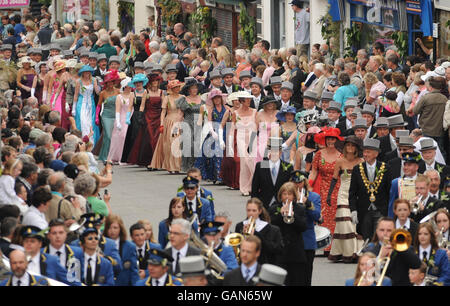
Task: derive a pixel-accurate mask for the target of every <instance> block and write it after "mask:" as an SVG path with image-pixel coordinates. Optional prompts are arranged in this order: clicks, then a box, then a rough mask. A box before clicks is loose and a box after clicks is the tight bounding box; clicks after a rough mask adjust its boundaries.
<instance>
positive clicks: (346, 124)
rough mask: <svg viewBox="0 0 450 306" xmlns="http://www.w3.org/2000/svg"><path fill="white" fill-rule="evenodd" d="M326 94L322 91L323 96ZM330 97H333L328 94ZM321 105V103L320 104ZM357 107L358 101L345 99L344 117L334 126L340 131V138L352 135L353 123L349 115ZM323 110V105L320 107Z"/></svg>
mask: <svg viewBox="0 0 450 306" xmlns="http://www.w3.org/2000/svg"><path fill="white" fill-rule="evenodd" d="M325 93H327V91H324V93H322V95H323V94H325ZM330 95H331V97H333V93H332V92H330ZM322 103H323V102H322ZM357 106H358V101H356V100H355V99H351V98H350V99H347V101H345V104H344V113H345V116H341V118H340V120H339V123H338V124H337V125H336V127H337V128H338V129H339V130H340V131H341V135H342V136H349V135H351V134H352V133H353V129H352V127H353V123H352V118H351V115H352V113H353V110H354V109H355V108H356V107H357ZM322 108H323V105H322Z"/></svg>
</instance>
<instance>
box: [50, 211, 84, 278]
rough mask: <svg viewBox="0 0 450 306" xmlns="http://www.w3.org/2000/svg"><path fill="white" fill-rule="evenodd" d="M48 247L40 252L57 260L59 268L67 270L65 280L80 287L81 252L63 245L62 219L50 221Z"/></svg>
mask: <svg viewBox="0 0 450 306" xmlns="http://www.w3.org/2000/svg"><path fill="white" fill-rule="evenodd" d="M47 239H48V240H49V245H48V246H46V247H44V248H43V250H42V252H43V253H46V254H51V255H53V256H56V257H57V258H58V259H59V262H60V264H61V266H63V267H64V268H65V269H66V270H67V279H68V280H69V281H70V282H71V283H76V284H78V285H81V284H80V282H81V260H82V257H83V250H81V248H79V247H76V246H70V245H68V244H66V243H65V241H66V239H67V232H66V227H65V223H64V221H63V220H62V219H54V220H51V221H50V224H49V231H48V234H47Z"/></svg>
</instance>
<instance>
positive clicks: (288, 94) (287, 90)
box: [275, 81, 301, 112]
mask: <svg viewBox="0 0 450 306" xmlns="http://www.w3.org/2000/svg"><path fill="white" fill-rule="evenodd" d="M293 93H294V85H293V84H292V83H291V82H289V81H286V82H283V83H282V84H281V87H280V94H281V96H280V99H277V100H278V106H277V109H278V110H286V109H287V108H288V107H290V106H292V107H295V110H296V111H297V112H298V111H299V109H300V108H301V107H300V104H298V103H295V102H294V101H293V100H292V95H293ZM275 99H276V97H275Z"/></svg>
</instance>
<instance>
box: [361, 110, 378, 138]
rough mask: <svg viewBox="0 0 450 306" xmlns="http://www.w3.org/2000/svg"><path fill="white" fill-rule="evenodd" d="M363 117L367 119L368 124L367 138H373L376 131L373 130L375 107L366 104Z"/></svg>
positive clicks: (362, 112)
mask: <svg viewBox="0 0 450 306" xmlns="http://www.w3.org/2000/svg"><path fill="white" fill-rule="evenodd" d="M361 115H362V117H363V118H364V119H366V123H367V137H370V138H373V137H374V135H375V133H376V131H375V129H374V128H373V122H374V120H375V106H373V105H371V104H364V107H363V108H362V110H361Z"/></svg>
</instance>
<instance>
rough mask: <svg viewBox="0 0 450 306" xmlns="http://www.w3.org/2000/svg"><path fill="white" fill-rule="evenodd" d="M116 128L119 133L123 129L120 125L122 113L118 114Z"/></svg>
mask: <svg viewBox="0 0 450 306" xmlns="http://www.w3.org/2000/svg"><path fill="white" fill-rule="evenodd" d="M116 127H117V129H119V131H120V130H121V129H122V125H121V124H120V113H116Z"/></svg>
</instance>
